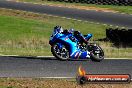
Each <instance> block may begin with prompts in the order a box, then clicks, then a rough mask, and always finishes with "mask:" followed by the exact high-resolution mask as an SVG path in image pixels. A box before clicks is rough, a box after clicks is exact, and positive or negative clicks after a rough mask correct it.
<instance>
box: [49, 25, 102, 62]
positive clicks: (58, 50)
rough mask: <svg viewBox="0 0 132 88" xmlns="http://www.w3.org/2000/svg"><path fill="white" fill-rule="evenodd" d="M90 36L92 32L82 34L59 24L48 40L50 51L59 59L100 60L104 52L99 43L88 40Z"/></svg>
mask: <svg viewBox="0 0 132 88" xmlns="http://www.w3.org/2000/svg"><path fill="white" fill-rule="evenodd" d="M91 37H92V34H87V35H82V34H81V33H80V32H79V31H74V29H70V30H63V28H62V27H61V26H56V27H54V31H53V33H52V35H51V37H50V40H49V44H50V45H51V52H52V54H53V55H54V56H55V57H56V58H57V59H59V60H77V59H91V60H92V61H97V62H99V61H102V60H103V59H104V52H103V50H102V48H101V47H100V46H99V45H97V44H95V43H89V42H88V40H89V39H90V38H91Z"/></svg>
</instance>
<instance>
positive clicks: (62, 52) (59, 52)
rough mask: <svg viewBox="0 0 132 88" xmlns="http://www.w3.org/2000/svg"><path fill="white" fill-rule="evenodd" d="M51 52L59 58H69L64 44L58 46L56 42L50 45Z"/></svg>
mask: <svg viewBox="0 0 132 88" xmlns="http://www.w3.org/2000/svg"><path fill="white" fill-rule="evenodd" d="M51 52H52V54H53V55H54V56H55V57H56V58H57V59H59V60H68V59H69V50H68V49H67V48H66V46H65V45H61V47H60V46H59V44H58V43H56V44H54V45H52V47H51Z"/></svg>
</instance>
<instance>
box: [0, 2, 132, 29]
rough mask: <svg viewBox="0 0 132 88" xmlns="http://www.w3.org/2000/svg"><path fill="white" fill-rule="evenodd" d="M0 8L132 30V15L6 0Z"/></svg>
mask: <svg viewBox="0 0 132 88" xmlns="http://www.w3.org/2000/svg"><path fill="white" fill-rule="evenodd" d="M0 7H2V8H9V9H17V10H24V11H30V12H37V13H44V14H49V15H55V16H61V17H67V18H73V19H79V20H84V21H92V22H99V23H104V24H110V25H114V26H120V27H127V28H132V15H127V14H119V13H111V12H101V11H94V10H79V9H71V8H65V7H55V6H48V5H37V4H29V3H20V2H11V1H4V0H1V1H0Z"/></svg>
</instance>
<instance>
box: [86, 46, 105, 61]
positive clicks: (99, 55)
mask: <svg viewBox="0 0 132 88" xmlns="http://www.w3.org/2000/svg"><path fill="white" fill-rule="evenodd" d="M88 51H90V52H91V53H90V55H91V60H92V61H95V62H100V61H102V60H104V51H103V50H102V48H101V47H100V46H99V45H97V44H93V45H89V46H88Z"/></svg>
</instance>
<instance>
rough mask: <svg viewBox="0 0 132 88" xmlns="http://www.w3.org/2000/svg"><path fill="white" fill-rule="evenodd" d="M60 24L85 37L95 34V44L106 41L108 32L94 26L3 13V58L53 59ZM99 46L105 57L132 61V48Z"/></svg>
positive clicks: (0, 40)
mask: <svg viewBox="0 0 132 88" xmlns="http://www.w3.org/2000/svg"><path fill="white" fill-rule="evenodd" d="M58 24H59V25H61V26H62V27H64V28H67V29H69V28H75V29H76V30H80V31H81V32H82V33H83V34H87V33H92V34H93V35H94V36H93V38H92V39H91V40H97V39H102V38H105V29H106V28H107V26H104V25H100V24H99V25H98V24H94V23H90V22H79V21H74V20H68V19H62V18H59V17H51V16H47V15H42V14H35V13H30V12H23V11H15V10H7V9H0V35H1V37H0V54H11V55H12V54H13V55H14V54H16V55H22V56H38V55H46V56H47V55H52V54H51V51H50V45H49V44H48V42H49V37H50V35H51V33H52V31H53V27H54V26H56V25H58ZM97 42H98V41H97ZM99 44H100V45H101V47H103V49H104V51H105V57H132V55H131V52H132V48H115V47H112V44H111V43H109V42H99ZM124 53H125V54H124Z"/></svg>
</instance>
